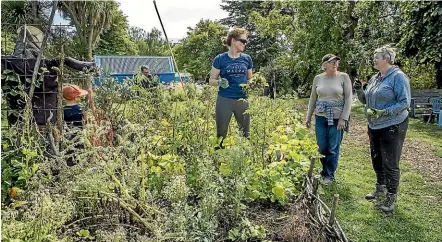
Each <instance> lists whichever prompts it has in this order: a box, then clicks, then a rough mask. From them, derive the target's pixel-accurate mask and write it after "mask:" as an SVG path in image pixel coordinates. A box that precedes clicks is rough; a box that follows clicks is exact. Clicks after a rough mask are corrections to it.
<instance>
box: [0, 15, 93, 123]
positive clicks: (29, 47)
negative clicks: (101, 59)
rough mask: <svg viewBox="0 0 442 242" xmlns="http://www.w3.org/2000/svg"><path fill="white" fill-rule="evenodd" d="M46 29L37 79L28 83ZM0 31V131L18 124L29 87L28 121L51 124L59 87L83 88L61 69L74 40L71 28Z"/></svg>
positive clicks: (19, 26)
mask: <svg viewBox="0 0 442 242" xmlns="http://www.w3.org/2000/svg"><path fill="white" fill-rule="evenodd" d="M48 28H50V31H49V32H48V33H49V35H48V40H47V44H46V49H45V53H43V58H42V61H41V64H40V67H41V68H40V70H39V72H40V75H39V77H38V78H37V81H36V82H35V83H32V81H31V80H32V75H33V70H34V66H35V64H36V59H37V55H38V53H39V51H40V47H41V44H42V40H43V35H44V33H45V32H46V30H48ZM1 29H2V37H1V42H2V45H1V55H2V56H1V67H2V80H1V81H2V83H1V84H2V105H1V116H2V122H1V127H2V129H8V128H10V127H11V125H13V124H15V123H16V122H17V121H19V120H20V117H21V116H22V114H23V111H24V108H25V100H26V99H27V98H28V97H27V96H26V95H28V94H29V89H30V88H31V85H35V92H34V95H33V97H32V112H33V120H32V121H35V122H36V123H37V124H38V125H45V124H47V123H48V122H49V123H54V122H55V120H56V119H55V117H57V112H58V111H61V110H60V108H59V106H58V102H59V101H62V100H59V99H60V97H61V98H62V96H61V95H59V94H60V91H61V90H62V89H61V88H60V87H62V86H63V84H64V83H74V84H77V85H79V86H81V87H83V88H85V87H86V83H87V81H86V78H87V77H86V76H81V75H79V74H78V73H75V72H72V71H70V70H69V69H65V68H64V65H63V64H62V62H63V60H62V58H63V57H64V56H65V54H66V53H65V51H64V50H65V49H66V47H68V48H71V47H72V46H68V45H71V44H72V42H73V40H74V37H75V27H74V26H73V25H66V24H53V25H51V26H49V27H48V26H47V25H46V26H43V25H40V24H11V23H1ZM68 52H69V51H68ZM56 68H58V71H59V72H58V73H59V74H57V71H56ZM8 70H12V72H10V71H8ZM59 75H63V77H61V76H59ZM52 117H53V118H52ZM50 118H51V119H50Z"/></svg>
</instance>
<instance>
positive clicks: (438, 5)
mask: <svg viewBox="0 0 442 242" xmlns="http://www.w3.org/2000/svg"><path fill="white" fill-rule="evenodd" d="M402 6H403V8H402V10H403V11H404V14H403V16H404V22H403V23H404V24H403V26H402V34H403V36H402V39H401V43H400V44H401V47H402V48H403V49H404V53H405V55H406V56H409V57H413V56H416V58H417V59H418V60H419V62H420V63H432V64H434V66H435V68H436V85H437V88H442V41H441V39H442V21H441V19H442V2H420V1H419V2H406V3H403V5H402Z"/></svg>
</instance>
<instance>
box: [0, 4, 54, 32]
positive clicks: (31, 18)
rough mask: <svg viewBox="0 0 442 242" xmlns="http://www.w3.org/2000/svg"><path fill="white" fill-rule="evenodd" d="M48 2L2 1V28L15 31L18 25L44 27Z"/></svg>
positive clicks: (49, 5)
mask: <svg viewBox="0 0 442 242" xmlns="http://www.w3.org/2000/svg"><path fill="white" fill-rule="evenodd" d="M51 7H52V5H51V2H50V1H2V2H1V15H2V24H3V25H2V27H6V28H7V29H8V30H12V31H15V30H16V29H17V28H18V27H19V26H20V25H23V24H32V25H39V28H41V26H46V24H47V21H48V18H49V16H48V12H49V11H48V10H49V9H50V8H51Z"/></svg>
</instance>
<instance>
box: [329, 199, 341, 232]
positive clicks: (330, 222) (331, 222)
mask: <svg viewBox="0 0 442 242" xmlns="http://www.w3.org/2000/svg"><path fill="white" fill-rule="evenodd" d="M338 200H339V194H335V196H334V198H333V207H332V209H331V214H330V220H329V221H328V225H330V226H332V225H333V223H334V221H335V214H336V207H337V206H338Z"/></svg>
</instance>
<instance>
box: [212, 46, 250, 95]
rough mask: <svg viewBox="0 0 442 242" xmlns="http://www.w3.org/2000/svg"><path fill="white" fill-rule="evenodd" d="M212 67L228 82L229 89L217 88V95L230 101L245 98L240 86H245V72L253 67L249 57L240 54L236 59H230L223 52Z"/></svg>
mask: <svg viewBox="0 0 442 242" xmlns="http://www.w3.org/2000/svg"><path fill="white" fill-rule="evenodd" d="M213 67H215V68H216V69H219V70H220V76H221V78H226V79H227V80H228V81H229V87H228V88H219V91H218V95H220V96H222V97H225V98H232V99H240V98H247V95H246V93H244V92H243V90H242V87H241V86H240V84H247V70H249V69H252V67H253V63H252V58H251V57H250V56H249V55H247V54H243V53H241V54H240V56H239V57H238V58H235V59H232V58H230V57H229V54H228V53H227V52H225V53H222V54H219V55H217V56H216V57H215V59H214V60H213Z"/></svg>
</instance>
